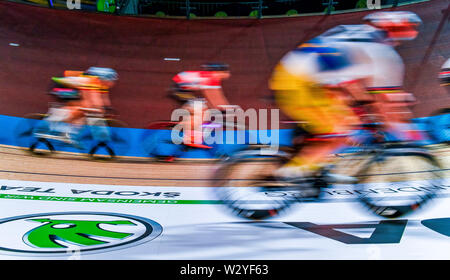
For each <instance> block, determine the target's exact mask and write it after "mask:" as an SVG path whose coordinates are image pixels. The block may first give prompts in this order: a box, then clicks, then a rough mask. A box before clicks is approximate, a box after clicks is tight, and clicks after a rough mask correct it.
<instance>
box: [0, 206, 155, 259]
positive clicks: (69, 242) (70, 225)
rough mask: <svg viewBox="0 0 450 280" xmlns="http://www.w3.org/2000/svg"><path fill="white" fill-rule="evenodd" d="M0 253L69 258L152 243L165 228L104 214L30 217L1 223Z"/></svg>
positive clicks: (147, 221) (65, 213) (76, 213)
mask: <svg viewBox="0 0 450 280" xmlns="http://www.w3.org/2000/svg"><path fill="white" fill-rule="evenodd" d="M0 232H1V233H2V234H1V235H0V251H7V252H10V253H17V254H26V255H30V254H31V255H34V254H45V255H54V256H70V255H71V254H73V253H74V252H77V253H80V255H81V254H83V253H97V252H99V253H100V252H105V251H110V250H117V249H124V248H128V247H130V246H137V245H141V244H143V243H145V242H148V241H151V240H153V239H155V238H156V237H158V236H159V235H160V234H161V233H162V227H161V225H160V224H158V223H157V222H155V221H153V220H150V219H148V218H143V217H138V216H133V215H126V214H118V213H103V212H59V213H44V214H31V215H24V216H18V217H11V218H6V219H1V220H0Z"/></svg>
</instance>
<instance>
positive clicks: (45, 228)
mask: <svg viewBox="0 0 450 280" xmlns="http://www.w3.org/2000/svg"><path fill="white" fill-rule="evenodd" d="M29 221H34V222H40V223H45V224H44V225H42V226H40V227H37V228H35V229H33V230H31V231H30V232H28V233H27V234H26V240H27V241H28V242H29V243H30V244H32V245H33V246H35V247H39V248H66V246H63V245H60V244H58V243H57V242H56V240H61V241H65V242H70V243H73V244H77V245H79V246H91V245H99V244H105V243H109V242H106V241H101V240H97V239H95V237H107V238H114V239H124V238H126V237H129V236H130V235H132V233H122V232H113V231H108V230H104V229H101V228H100V224H109V225H135V224H134V223H133V222H131V221H126V220H124V221H121V220H119V221H77V220H51V219H31V220H29Z"/></svg>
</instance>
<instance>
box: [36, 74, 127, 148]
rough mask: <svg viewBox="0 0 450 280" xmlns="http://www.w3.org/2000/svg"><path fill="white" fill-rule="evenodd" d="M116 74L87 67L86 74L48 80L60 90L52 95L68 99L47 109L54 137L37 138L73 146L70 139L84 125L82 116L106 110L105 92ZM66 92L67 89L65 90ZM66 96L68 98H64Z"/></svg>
mask: <svg viewBox="0 0 450 280" xmlns="http://www.w3.org/2000/svg"><path fill="white" fill-rule="evenodd" d="M117 79H118V74H117V72H116V71H115V70H113V69H111V68H103V67H90V68H89V69H87V70H86V71H84V72H83V71H65V72H64V77H59V78H55V77H54V78H52V80H53V81H54V82H56V83H57V84H59V85H61V86H62V87H63V88H58V87H57V88H54V89H53V90H52V94H54V95H56V96H59V97H60V99H66V100H67V99H68V100H67V101H66V102H65V103H64V104H63V105H62V106H60V107H57V108H50V110H49V116H48V117H47V118H46V120H47V121H49V122H50V132H51V133H53V134H58V135H56V137H59V138H55V135H40V136H41V137H46V136H48V137H50V138H54V139H59V140H61V141H63V142H67V143H71V144H77V142H76V140H75V139H74V136H75V135H76V134H77V132H78V130H79V128H80V126H81V125H83V124H85V120H86V119H85V117H86V114H97V115H103V114H104V113H105V109H108V108H110V106H111V101H110V99H109V94H108V93H109V89H110V88H111V87H113V86H114V84H115V82H116V81H117ZM68 89H69V90H68ZM68 97H69V98H68Z"/></svg>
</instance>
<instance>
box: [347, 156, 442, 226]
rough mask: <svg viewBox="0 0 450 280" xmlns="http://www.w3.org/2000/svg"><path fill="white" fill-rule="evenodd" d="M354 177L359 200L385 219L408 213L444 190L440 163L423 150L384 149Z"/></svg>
mask: <svg viewBox="0 0 450 280" xmlns="http://www.w3.org/2000/svg"><path fill="white" fill-rule="evenodd" d="M357 177H358V179H359V182H358V184H356V189H355V190H356V193H357V194H358V198H359V200H360V201H361V202H362V203H363V204H364V205H365V206H366V207H367V208H368V209H369V210H370V211H372V212H373V213H375V214H377V215H379V216H382V217H385V218H397V217H400V216H403V215H406V214H409V213H411V212H413V211H415V210H417V209H419V208H421V207H422V206H423V205H425V204H426V203H427V202H429V201H430V200H431V199H433V198H435V197H436V195H437V194H438V192H439V191H440V190H441V189H443V188H442V184H443V179H442V175H441V167H440V164H439V162H438V161H437V160H436V158H435V157H434V156H433V155H431V154H430V153H428V152H427V151H426V150H423V149H413V148H390V149H386V150H384V151H382V152H380V153H377V154H376V155H375V156H374V157H373V158H371V159H370V160H369V161H368V162H367V163H366V164H365V166H364V167H363V168H362V169H360V171H359V172H358V175H357Z"/></svg>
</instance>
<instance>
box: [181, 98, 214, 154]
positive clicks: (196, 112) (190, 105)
mask: <svg viewBox="0 0 450 280" xmlns="http://www.w3.org/2000/svg"><path fill="white" fill-rule="evenodd" d="M182 108H183V109H185V110H187V111H188V112H189V114H190V117H189V118H183V120H182V121H181V124H182V125H183V128H184V129H183V130H184V134H183V144H184V145H186V146H189V147H196V148H209V147H208V146H205V145H203V120H204V118H205V114H207V110H208V107H207V106H206V103H205V102H204V101H203V100H200V99H198V100H192V101H188V102H187V103H186V104H184V105H183V107H182Z"/></svg>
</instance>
